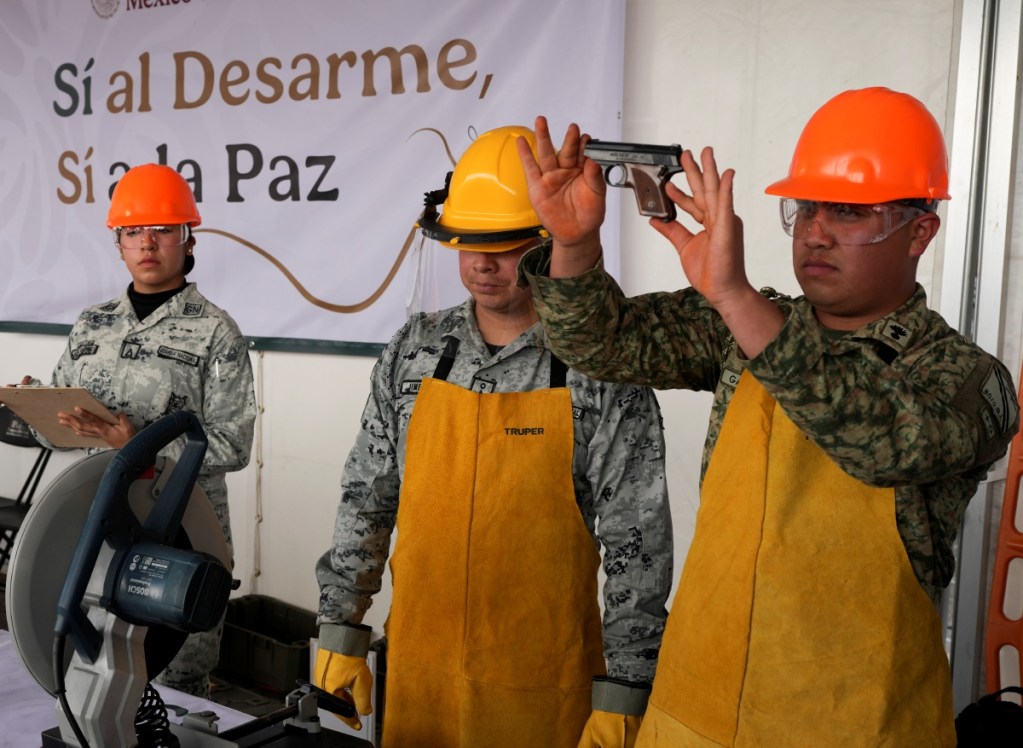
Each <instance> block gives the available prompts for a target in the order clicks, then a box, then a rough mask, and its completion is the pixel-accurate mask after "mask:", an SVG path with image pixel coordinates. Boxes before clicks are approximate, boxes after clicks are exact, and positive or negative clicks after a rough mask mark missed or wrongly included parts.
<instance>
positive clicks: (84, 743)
mask: <svg viewBox="0 0 1023 748" xmlns="http://www.w3.org/2000/svg"><path fill="white" fill-rule="evenodd" d="M66 641H67V636H66V634H56V635H55V636H54V637H53V682H54V685H55V686H56V688H55V689H54V694H55V695H56V697H57V700H58V701H59V702H60V709H61V711H62V712H63V713H64V717H65V719H67V721H68V724H69V725H70V726H71V732H73V733H74V734H75V739H76V740H77V741H78V744H79V745H80V746H81V748H89V741H88V740H86V739H85V733H83V732H82V728H81V727H79V725H78V721H77V720H75V717H74V715H73V714H72V713H71V705H70V704H68V700H67V691H66V690H65V683H64V646H65V642H66Z"/></svg>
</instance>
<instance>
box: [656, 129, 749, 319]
mask: <svg viewBox="0 0 1023 748" xmlns="http://www.w3.org/2000/svg"><path fill="white" fill-rule="evenodd" d="M700 161H701V162H702V169H701V167H700V165H698V164H697V163H696V159H695V157H694V156H693V153H692V151H688V150H686V151H683V152H682V169H683V170H684V171H685V174H686V180H687V181H688V182H689V190H690V192H691V193H692V194H691V195H687V194H686V193H685V192H683V191H682V190H681V189H680V188H678V187H677V186H675V185H674V184H672V183H670V182H669V183H668V190H667V191H668V196H669V197H670V198H671V199H672V201H673V202H674V203H675V204H676V205H677V206H678V207H679V208H681V209H682V210H683V211H684V212H685V213H687V214H689V216H691V217H692V218H693V220H695V221H696V222H697V223H699V224H700V225H701V226H702V227H703V230H702V231H698V232H696V233H694V232H692V231H690V230H689V229H688V228H686V227H685V226H684V225H683V224H682V223H680V222H678V221H674V222H671V223H664V222H663V221H659V220H658V221H653V220H652V221H650V225H651V226H653V227H654V229H656V230H657V231H658V232H659V233H660V234H661V235H663V236H664V237H666V238H667V239H668V241H670V242H671V243H672V246H674V247H675V251H676V252H678V256H679V259H680V260H681V262H682V269H683V271H685V274H686V278H688V279H689V283H690V284H691V285H692V286H693V288H695V289H696V290H697V291H699V292H700V293H701V294H703V295H704V296H705V297H706V298H707V300H708V301H709V302H710V303H711V304H713V305H715V306H717V304H718V303H719V302H720V301H721V300H723V299H726V298H727V297H728V296H729V295H730V294H733V293H735V292H738V291H743V292H744V291H746V290H748V289H749V288H750V284H749V281H748V280H747V278H746V267H745V260H744V257H743V251H744V250H743V237H742V221H741V220H740V219H739V217H738V216H736V215H735V210H734V207H733V204H732V181H733V178H734V175H735V172H734V171H733V170H732V169H727V170H726V171H725V172H724V174H719V173H718V167H717V163H716V162H715V160H714V150H713V149H712V148H709V147H708V148H704V149H703V152H702V153H701V154H700Z"/></svg>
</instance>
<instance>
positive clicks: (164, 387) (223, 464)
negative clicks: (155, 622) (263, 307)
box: [52, 283, 256, 695]
mask: <svg viewBox="0 0 1023 748" xmlns="http://www.w3.org/2000/svg"><path fill="white" fill-rule="evenodd" d="M52 382H53V384H54V385H55V386H60V387H84V388H85V389H87V390H89V392H91V393H92V394H93V396H95V398H96V399H97V400H99V401H100V402H101V403H103V404H104V405H106V406H107V408H109V409H110V411H111V412H112V413H114V414H121V413H123V414H125V415H127V416H128V418H129V419H130V420H131V423H132V425H133V426H134V427H135V430H136V431H140V430H142V429H143V428H145V427H146V426H148V425H149V424H151V423H153V422H154V421H156V420H157V419H159V418H160V417H161V416H163V415H166V414H167V413H171V412H174V411H178V410H184V411H187V412H189V413H193V414H194V415H195V416H196V417H197V418H198V419H199V422H200V423H201V424H202V426H203V429H204V430H205V431H206V437H207V439H208V441H209V445H208V447H207V450H206V455H205V457H204V459H203V464H202V467H201V468H200V472H199V478H198V480H197V483H198V485H199V486H200V487H201V488H202V489H203V491H204V492H205V493H206V496H207V497H208V498H209V500H210V503H211V504H212V505H213V509H214V511H215V512H216V514H217V517H218V518H219V520H220V525H221V529H222V530H223V532H224V537H225V538H226V539H227V543H228V548H229V549H230V550H231V556H232V558H233V556H234V554H233V545H232V538H231V519H230V511H229V509H228V501H227V483H226V480H225V477H224V476H225V473H228V472H231V471H234V470H241V469H242V468H244V467H245V466H246V465H247V464H248V462H249V454H250V450H251V449H252V437H253V432H254V429H255V420H256V398H255V391H254V388H253V381H252V366H251V363H250V362H249V355H248V344H247V343H246V341H245V338H244V337H243V336H242V334H241V332H240V331H239V329H238V326H237V325H236V324H235V322H234V320H233V319H232V318H231V317H230V315H228V314H227V312H225V311H224V310H222V309H220V308H219V307H217V306H216V305H214V304H212V303H211V302H209V301H208V300H207V299H206V298H205V297H204V296H202V294H200V293H199V290H198V289H197V288H196V286H195V284H194V283H190V284H188V285H187V286H186V287H185V289H184V290H182V291H181V292H180V293H178V294H176V295H175V296H173V297H172V298H171V299H169V300H168V301H167V302H166V303H164V304H163V305H162V306H160V307H159V308H158V309H156V310H155V311H154V312H153V313H152V314H150V315H149V316H148V317H146V319H145V320H143V321H141V322H140V321H139V319H138V317H137V315H136V314H135V310H134V309H133V308H132V305H131V301H130V300H129V298H128V294H127V291H125V293H122V294H121V295H120V296H119V297H118V298H116V299H113V300H111V301H108V302H106V303H103V304H98V305H96V306H93V307H89V308H88V309H85V310H84V311H83V312H82V313H81V314H80V315H79V317H78V320H77V321H76V322H75V324H74V326H73V327H72V330H71V334H70V336H69V337H68V344H67V347H66V348H65V350H64V353H63V355H62V356H61V358H60V361H58V363H57V366H56V368H55V369H54V371H53V379H52ZM183 448H184V438H183V437H182V438H180V439H178V440H176V441H175V442H173V443H171V444H170V445H168V446H167V447H166V448H165V449H164V450H162V452H161V454H164V455H166V456H168V457H170V458H172V459H175V460H177V459H178V458H179V457H180V455H181V451H182V449H183ZM90 451H95V450H90ZM221 628H222V627H218V628H217V629H216V630H215V631H212V632H206V633H203V634H193V635H192V636H190V637H189V638H188V640H187V641H186V642H185V645H184V646H183V647H182V649H181V650H180V651H179V652H178V654H177V656H176V657H175V658H174V660H173V661H172V662H171V664H170V665H169V666H168V667H167V669H166V670H165V671H164V672H163V674H162V675H161V676H160V678H158V679H157V680H158V681H159V682H161V683H165V684H166V685H169V686H172V687H174V688H177V689H178V690H181V691H185V692H187V693H193V694H196V695H205V694H206V692H207V690H208V685H207V684H208V674H209V672H210V670H212V669H213V668H214V667H215V666H216V664H217V660H218V658H219V652H220V631H221Z"/></svg>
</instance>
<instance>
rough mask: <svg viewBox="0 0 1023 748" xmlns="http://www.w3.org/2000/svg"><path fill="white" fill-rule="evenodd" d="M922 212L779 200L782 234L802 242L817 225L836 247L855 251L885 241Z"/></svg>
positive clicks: (909, 207)
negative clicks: (839, 246)
mask: <svg viewBox="0 0 1023 748" xmlns="http://www.w3.org/2000/svg"><path fill="white" fill-rule="evenodd" d="M926 212H927V211H925V210H924V209H923V208H917V207H915V206H912V205H904V204H902V203H879V204H877V205H860V204H857V203H822V202H817V201H816V200H797V199H795V198H792V197H783V198H782V199H781V225H782V228H783V229H785V233H786V234H788V235H789V236H791V237H794V238H797V239H801V238H802V237H804V236H806V235H807V233H808V232H809V231H810V227H811V226H812V225H813V223H814V222H815V221H816V222H817V225H818V226H820V229H821V231H823V232H824V233H825V234H826V235H827V236H829V237H831V239H833V240H834V241H835V243H836V244H843V245H846V246H851V247H856V246H862V245H865V244H877V243H878V242H880V241H884V240H885V239H887V238H888V237H889V236H891V235H892V233H894V232H895V231H898V230H899V229H901V228H902V227H903V226H905V225H906V224H907V223H909V222H910V221H912V220H913V219H914V218H916V217H917V216H922V215H923V214H924V213H926Z"/></svg>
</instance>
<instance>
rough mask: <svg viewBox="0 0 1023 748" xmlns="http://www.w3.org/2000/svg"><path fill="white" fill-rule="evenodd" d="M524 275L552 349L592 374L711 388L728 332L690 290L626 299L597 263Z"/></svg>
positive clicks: (653, 383)
mask: <svg viewBox="0 0 1023 748" xmlns="http://www.w3.org/2000/svg"><path fill="white" fill-rule="evenodd" d="M527 259H528V256H527V258H524V260H523V263H524V264H523V267H522V270H523V277H524V279H525V281H526V282H527V283H528V284H529V286H530V287H531V288H532V289H533V305H534V306H535V307H536V310H537V313H538V314H539V315H540V320H541V321H542V322H543V326H544V330H545V332H546V333H547V336H548V338H549V339H550V342H551V347H552V349H553V350H554V352H555V353H556V354H557V355H558V356H559V357H560V358H561V359H562V360H563V361H565V363H567V364H568V365H569V366H571V367H573V368H575V369H577V370H579V371H582V372H584V373H586V374H588V375H589V376H591V377H594V378H595V379H601V380H604V381H608V382H631V383H633V384H642V385H648V386H650V387H655V388H657V389H692V390H712V389H714V387H715V385H716V383H717V379H718V376H719V375H720V371H721V370H720V365H719V362H720V361H721V360H722V358H723V352H724V350H725V349H726V348H727V346H728V345H729V342H730V340H731V336H730V335H729V333H728V330H727V328H726V327H725V326H724V325H723V324H722V323H721V321H720V317H719V316H718V314H717V313H716V312H715V311H714V310H713V309H712V308H711V307H710V305H709V304H707V302H706V301H705V300H704V298H703V297H702V296H700V295H699V294H698V293H696V292H695V291H693V290H692V289H685V290H682V291H677V292H675V293H652V294H645V295H641V296H635V297H631V298H627V297H626V296H625V294H624V293H623V292H622V290H621V288H619V286H618V284H617V283H616V282H615V280H614V279H613V278H612V277H611V276H610V275H608V274H607V273H606V272H605V271H604V269H603V266H602V265H598V266H597V267H596V268H594V269H593V270H590V271H589V272H587V273H584V274H583V275H580V276H578V277H576V278H563V279H557V280H554V279H551V278H547V277H544V276H543V275H539V274H537V273H534V272H533V271H532V270H530V268H529V266H528V265H527V264H526V262H527Z"/></svg>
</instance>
